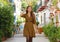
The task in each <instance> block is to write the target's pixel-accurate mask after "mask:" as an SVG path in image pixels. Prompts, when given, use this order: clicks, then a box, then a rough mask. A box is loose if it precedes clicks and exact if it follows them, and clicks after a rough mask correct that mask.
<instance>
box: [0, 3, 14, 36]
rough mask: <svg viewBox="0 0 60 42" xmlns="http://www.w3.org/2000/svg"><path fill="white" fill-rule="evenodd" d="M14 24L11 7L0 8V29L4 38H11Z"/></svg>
mask: <svg viewBox="0 0 60 42" xmlns="http://www.w3.org/2000/svg"><path fill="white" fill-rule="evenodd" d="M13 23H14V15H13V7H12V6H11V5H4V4H3V6H2V7H1V6H0V29H1V30H2V31H3V32H4V36H5V37H11V36H12V28H13Z"/></svg>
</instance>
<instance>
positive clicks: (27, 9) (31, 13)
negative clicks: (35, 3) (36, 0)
mask: <svg viewBox="0 0 60 42" xmlns="http://www.w3.org/2000/svg"><path fill="white" fill-rule="evenodd" d="M29 7H31V6H27V8H26V14H28V8H29ZM31 8H32V7H31ZM30 14H31V17H33V14H34V13H33V10H32V11H31V12H30Z"/></svg>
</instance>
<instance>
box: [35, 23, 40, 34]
mask: <svg viewBox="0 0 60 42" xmlns="http://www.w3.org/2000/svg"><path fill="white" fill-rule="evenodd" d="M34 29H35V32H36V33H39V32H38V26H37V25H36V24H34Z"/></svg>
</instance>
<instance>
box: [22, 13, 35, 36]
mask: <svg viewBox="0 0 60 42" xmlns="http://www.w3.org/2000/svg"><path fill="white" fill-rule="evenodd" d="M21 17H24V18H25V19H26V21H25V25H24V30H23V36H24V37H35V30H34V26H33V24H36V20H35V15H34V14H33V17H34V18H32V17H28V15H27V14H23V15H22V16H21Z"/></svg>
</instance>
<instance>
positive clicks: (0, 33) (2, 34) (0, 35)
mask: <svg viewBox="0 0 60 42" xmlns="http://www.w3.org/2000/svg"><path fill="white" fill-rule="evenodd" d="M3 36H4V33H3V31H2V30H0V42H2V37H3Z"/></svg>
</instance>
